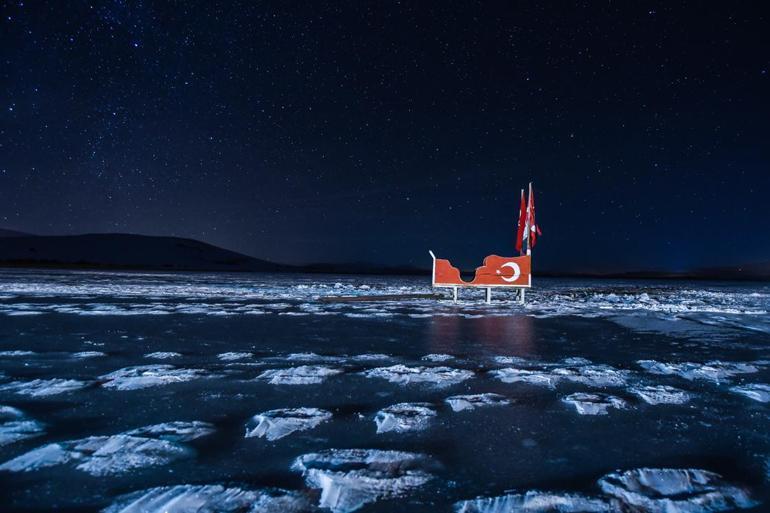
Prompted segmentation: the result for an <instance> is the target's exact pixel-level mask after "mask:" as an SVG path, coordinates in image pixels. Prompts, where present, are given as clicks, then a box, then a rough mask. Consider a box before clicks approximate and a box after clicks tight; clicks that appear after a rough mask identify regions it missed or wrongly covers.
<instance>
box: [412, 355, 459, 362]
mask: <svg viewBox="0 0 770 513" xmlns="http://www.w3.org/2000/svg"><path fill="white" fill-rule="evenodd" d="M420 359H421V360H424V361H426V362H446V361H449V360H452V359H454V356H452V355H451V354H435V353H433V354H426V355H425V356H423V357H422V358H420Z"/></svg>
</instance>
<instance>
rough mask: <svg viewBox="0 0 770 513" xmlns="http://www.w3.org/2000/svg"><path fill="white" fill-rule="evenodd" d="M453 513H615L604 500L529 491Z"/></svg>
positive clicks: (464, 504) (482, 500)
mask: <svg viewBox="0 0 770 513" xmlns="http://www.w3.org/2000/svg"><path fill="white" fill-rule="evenodd" d="M455 511H456V513H514V512H520V513H601V512H607V513H609V512H611V511H616V510H615V509H614V508H612V506H611V504H610V503H609V502H607V501H606V500H603V499H598V498H593V497H586V496H584V495H578V494H556V493H548V492H538V491H529V492H526V493H513V494H508V495H502V496H499V497H479V498H477V499H473V500H467V501H460V502H458V503H456V504H455Z"/></svg>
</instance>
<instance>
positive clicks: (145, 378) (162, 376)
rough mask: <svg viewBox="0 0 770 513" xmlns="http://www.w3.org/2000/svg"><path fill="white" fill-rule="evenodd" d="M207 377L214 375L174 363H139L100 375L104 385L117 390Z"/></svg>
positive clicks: (135, 388) (136, 388)
mask: <svg viewBox="0 0 770 513" xmlns="http://www.w3.org/2000/svg"><path fill="white" fill-rule="evenodd" d="M206 377H214V376H211V375H209V374H207V373H206V372H205V371H204V370H202V369H184V368H177V367H174V366H173V365H137V366H134V367H125V368H123V369H118V370H116V371H114V372H110V373H109V374H105V375H103V376H100V377H99V379H101V380H104V381H105V383H102V386H103V387H105V388H114V389H115V390H138V389H141V388H149V387H155V386H161V385H168V384H171V383H181V382H184V381H191V380H193V379H200V378H206Z"/></svg>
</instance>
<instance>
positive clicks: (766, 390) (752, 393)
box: [730, 383, 770, 403]
mask: <svg viewBox="0 0 770 513" xmlns="http://www.w3.org/2000/svg"><path fill="white" fill-rule="evenodd" d="M730 390H731V391H733V392H735V393H736V394H741V395H743V396H746V397H748V398H749V399H753V400H755V401H759V402H761V403H767V402H770V385H767V384H765V383H749V384H746V385H739V386H735V387H731V388H730Z"/></svg>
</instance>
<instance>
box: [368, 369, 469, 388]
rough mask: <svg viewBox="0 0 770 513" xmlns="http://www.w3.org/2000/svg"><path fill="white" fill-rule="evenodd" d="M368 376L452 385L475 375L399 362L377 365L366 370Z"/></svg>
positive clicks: (403, 381) (407, 383)
mask: <svg viewBox="0 0 770 513" xmlns="http://www.w3.org/2000/svg"><path fill="white" fill-rule="evenodd" d="M363 374H364V375H365V376H366V377H368V378H382V379H387V380H388V381H390V382H391V383H398V384H399V385H411V384H421V383H429V384H433V385H438V386H450V385H455V384H457V383H461V382H463V381H465V380H466V379H469V378H471V377H473V372H471V371H469V370H466V369H454V368H451V367H407V366H406V365H402V364H398V365H392V366H390V367H377V368H375V369H369V370H367V371H364V372H363Z"/></svg>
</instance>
